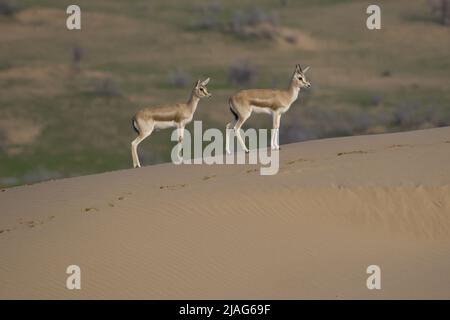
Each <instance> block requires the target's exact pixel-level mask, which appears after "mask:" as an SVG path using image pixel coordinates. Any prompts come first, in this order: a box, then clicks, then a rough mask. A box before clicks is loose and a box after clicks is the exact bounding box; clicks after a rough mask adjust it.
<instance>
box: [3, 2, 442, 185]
mask: <svg viewBox="0 0 450 320" xmlns="http://www.w3.org/2000/svg"><path fill="white" fill-rule="evenodd" d="M0 1H4V0H0ZM11 1H14V0H11ZM16 1H17V3H18V4H19V8H20V9H19V10H18V11H17V12H15V13H14V14H13V15H0V30H1V32H0V44H1V48H2V49H1V50H0V186H11V185H18V184H24V183H33V182H36V181H40V180H46V179H51V178H60V177H70V176H76V175H84V174H91V173H96V172H103V171H108V170H117V169H123V168H129V167H131V157H130V142H131V140H132V139H133V138H134V135H135V134H134V132H133V130H132V129H131V125H130V122H131V117H132V116H133V114H134V113H135V112H136V111H137V110H138V109H139V108H141V107H145V106H151V105H156V104H159V103H167V102H177V101H184V100H186V99H187V97H188V96H189V93H190V90H191V86H192V84H193V83H194V81H195V80H196V79H197V78H201V77H206V76H209V77H211V79H212V80H211V83H210V85H209V88H210V91H211V92H212V93H213V94H214V97H213V98H212V99H209V100H207V101H201V102H200V105H199V108H198V109H197V112H196V115H195V117H194V119H196V120H203V121H204V124H203V127H204V128H208V127H217V128H220V129H224V126H225V124H226V123H227V122H229V120H230V118H231V115H230V114H229V111H228V106H227V102H226V101H227V98H228V96H229V95H231V94H232V93H234V92H236V91H237V90H239V89H241V88H246V87H261V88H266V87H279V88H283V87H286V86H287V83H288V81H289V77H290V75H291V73H292V70H293V67H294V66H295V64H297V63H300V64H302V65H310V66H311V71H310V72H309V74H308V76H309V79H310V80H311V82H312V84H313V88H312V89H311V90H309V91H302V92H301V94H300V100H299V101H298V102H296V103H295V104H294V105H293V107H292V108H291V110H289V112H288V113H287V114H286V115H285V116H284V117H283V118H282V126H281V131H280V139H281V143H288V142H294V141H301V140H305V139H316V138H324V137H331V136H342V135H353V134H368V133H382V132H392V131H400V130H413V129H420V128H429V127H435V126H444V125H450V91H449V90H448V88H449V87H450V86H449V85H450V79H449V74H450V60H449V55H450V41H448V39H450V37H449V36H450V28H448V27H445V26H442V25H440V24H439V23H436V21H434V19H433V16H432V13H431V11H430V8H429V7H428V5H427V2H426V1H422V0H413V1H406V0H398V1H387V0H386V1H379V3H380V5H381V8H382V29H381V30H379V31H369V30H367V28H366V27H365V19H366V17H367V15H366V13H365V9H366V8H367V6H368V5H369V4H371V3H370V1H348V0H346V1H344V0H342V1H337V0H336V1H333V0H320V1H317V0H315V1H312V0H305V1H300V0H296V1H294V0H285V1H281V0H280V1H275V0H273V1H272V0H271V1H269V0H262V1H258V2H255V1H250V0H240V1H237V0H228V1H225V0H222V1H219V0H217V1H214V0H212V1H209V0H196V1H174V0H164V1H162V0H153V1H144V0H134V1H119V0H95V1H92V0H79V1H77V4H78V5H79V6H80V7H81V9H82V30H81V31H68V30H67V29H66V27H65V21H66V14H65V9H66V7H67V6H68V5H70V4H72V3H71V1H66V0H41V1H39V2H37V1H32V0H21V1H20V0H16ZM242 61H243V62H247V63H248V65H249V66H250V67H249V68H250V69H249V70H248V72H251V73H252V79H253V82H251V81H250V82H246V81H245V79H230V68H231V66H236V65H238V66H239V63H240V62H242ZM243 65H244V64H243ZM176 77H185V78H183V79H176ZM186 79H188V80H189V81H190V82H189V83H185V82H186V81H187V80H186ZM234 80H237V81H234ZM180 83H181V85H180ZM270 124H271V119H269V118H268V117H267V116H265V115H255V116H254V117H252V118H251V119H250V120H249V121H248V122H247V123H246V125H245V126H247V127H268V126H270ZM172 146H173V143H172V142H170V130H164V131H159V132H155V133H154V134H153V135H152V136H151V137H150V138H149V139H147V140H146V141H144V142H143V143H142V144H141V145H140V154H141V156H142V163H145V164H154V163H159V162H164V161H168V160H169V159H170V150H171V148H172Z"/></svg>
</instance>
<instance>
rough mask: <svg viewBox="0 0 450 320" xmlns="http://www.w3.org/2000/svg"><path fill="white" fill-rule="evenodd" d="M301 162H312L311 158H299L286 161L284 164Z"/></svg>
mask: <svg viewBox="0 0 450 320" xmlns="http://www.w3.org/2000/svg"><path fill="white" fill-rule="evenodd" d="M301 162H312V160H308V159H302V158H300V159H295V160H291V161H287V162H286V164H287V165H289V166H290V165H293V164H295V163H301Z"/></svg>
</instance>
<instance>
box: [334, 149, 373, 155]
mask: <svg viewBox="0 0 450 320" xmlns="http://www.w3.org/2000/svg"><path fill="white" fill-rule="evenodd" d="M367 153H369V151H365V150H355V151H347V152H339V153H338V154H337V155H338V157H340V156H344V155H350V154H367Z"/></svg>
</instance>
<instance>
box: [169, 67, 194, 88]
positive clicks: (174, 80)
mask: <svg viewBox="0 0 450 320" xmlns="http://www.w3.org/2000/svg"><path fill="white" fill-rule="evenodd" d="M190 82H191V76H190V75H189V74H187V73H186V72H183V71H180V70H177V71H175V72H173V73H171V74H170V75H169V83H170V85H172V86H174V87H176V88H184V87H186V86H187V85H189V83H190Z"/></svg>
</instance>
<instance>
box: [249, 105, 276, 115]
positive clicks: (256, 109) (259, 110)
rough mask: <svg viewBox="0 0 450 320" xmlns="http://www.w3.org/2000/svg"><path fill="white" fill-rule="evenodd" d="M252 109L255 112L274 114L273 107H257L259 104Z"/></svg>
mask: <svg viewBox="0 0 450 320" xmlns="http://www.w3.org/2000/svg"><path fill="white" fill-rule="evenodd" d="M252 110H253V112H255V113H266V114H272V109H270V108H261V107H257V106H252Z"/></svg>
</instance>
